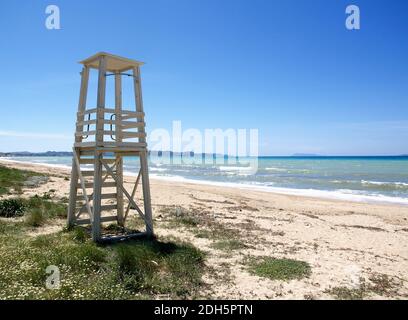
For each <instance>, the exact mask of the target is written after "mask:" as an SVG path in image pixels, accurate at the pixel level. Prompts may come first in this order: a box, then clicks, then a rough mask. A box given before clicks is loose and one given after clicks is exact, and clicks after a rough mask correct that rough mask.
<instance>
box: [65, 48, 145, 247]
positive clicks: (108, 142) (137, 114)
mask: <svg viewBox="0 0 408 320" xmlns="http://www.w3.org/2000/svg"><path fill="white" fill-rule="evenodd" d="M80 63H81V64H83V69H82V72H81V89H80V96H79V105H78V113H77V122H76V132H75V143H74V147H73V161H72V171H71V187H70V195H69V208H68V226H73V225H87V224H90V225H91V227H92V239H93V240H94V241H101V240H103V235H102V230H101V224H102V223H103V222H112V221H117V223H118V225H119V226H122V227H124V225H125V221H126V218H127V216H128V214H129V211H130V210H136V211H137V213H138V214H139V215H140V217H141V218H142V219H143V220H144V222H145V224H146V232H145V234H147V235H148V236H151V235H153V221H152V209H151V201H150V186H149V176H148V168H147V156H148V154H147V145H146V133H145V122H144V112H143V101H142V89H141V77H140V66H141V65H143V62H139V61H135V60H130V59H127V58H123V57H119V56H115V55H112V54H108V53H104V52H100V53H97V54H95V55H93V56H92V57H90V58H88V59H85V60H83V61H81V62H80ZM90 69H97V70H98V89H97V90H98V91H97V103H96V104H97V105H96V107H91V108H87V107H86V101H87V92H88V80H89V74H90ZM109 76H113V77H114V80H115V106H114V107H113V106H112V107H109V106H108V107H107V106H106V105H105V96H106V81H107V78H108V77H109ZM122 76H129V77H133V85H134V95H135V107H134V109H133V108H126V109H125V108H122ZM129 109H131V110H129ZM126 156H132V157H134V156H137V157H138V158H139V159H140V170H139V172H138V175H137V178H136V181H135V184H134V186H133V190H132V191H131V192H128V191H127V190H126V189H125V187H124V185H123V157H126ZM81 165H82V166H83V167H81ZM140 180H141V182H142V188H143V202H144V212H143V211H142V209H140V207H139V206H138V204H137V203H136V201H135V194H136V190H137V187H138V184H139V182H140ZM124 197H126V198H127V200H128V204H127V206H126V209H125V202H124ZM112 212H114V214H113V215H112ZM84 215H85V217H83V216H84ZM86 215H87V217H86Z"/></svg>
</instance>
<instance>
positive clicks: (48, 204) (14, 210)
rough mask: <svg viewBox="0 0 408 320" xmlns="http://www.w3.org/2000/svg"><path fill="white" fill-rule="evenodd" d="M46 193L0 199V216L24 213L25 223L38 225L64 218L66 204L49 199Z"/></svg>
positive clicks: (7, 216)
mask: <svg viewBox="0 0 408 320" xmlns="http://www.w3.org/2000/svg"><path fill="white" fill-rule="evenodd" d="M49 199H50V197H49V196H48V194H44V195H43V196H38V195H35V196H33V197H30V198H28V199H23V198H11V199H5V200H1V201H0V216H2V217H6V218H10V217H17V216H21V215H24V219H25V222H26V224H27V225H29V226H32V227H39V226H42V225H44V223H45V222H46V221H48V220H50V219H54V218H65V217H66V212H67V205H66V204H65V203H63V202H55V201H52V200H49Z"/></svg>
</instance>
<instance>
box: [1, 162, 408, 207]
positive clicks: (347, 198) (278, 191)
mask: <svg viewBox="0 0 408 320" xmlns="http://www.w3.org/2000/svg"><path fill="white" fill-rule="evenodd" d="M2 163H9V164H10V163H11V164H13V163H14V164H21V165H29V166H39V167H49V168H56V169H63V170H68V171H69V172H70V171H71V167H70V166H67V165H61V164H51V163H42V162H41V163H40V162H30V161H19V160H13V159H9V158H0V164H2ZM124 176H125V177H134V176H137V174H136V173H132V172H129V171H124ZM149 176H150V179H151V180H158V181H165V182H173V183H177V184H193V185H194V184H195V185H204V186H214V187H221V188H232V189H240V190H247V191H254V192H265V193H270V194H275V195H287V196H294V197H304V198H312V199H320V200H328V201H340V202H347V203H349V202H351V203H362V204H374V205H386V206H401V207H406V208H407V207H408V198H399V197H390V196H384V195H376V196H371V195H358V194H348V193H341V192H338V191H331V190H317V189H296V188H283V187H267V186H259V185H251V184H243V183H232V182H216V181H210V180H194V179H188V178H184V177H181V176H159V175H156V174H154V173H150V174H149Z"/></svg>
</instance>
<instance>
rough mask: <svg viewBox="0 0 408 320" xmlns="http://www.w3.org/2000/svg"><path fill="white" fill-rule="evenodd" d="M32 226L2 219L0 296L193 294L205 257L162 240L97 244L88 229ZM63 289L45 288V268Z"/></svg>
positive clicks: (69, 297)
mask: <svg viewBox="0 0 408 320" xmlns="http://www.w3.org/2000/svg"><path fill="white" fill-rule="evenodd" d="M27 230H28V229H27V226H26V224H24V223H20V222H14V221H4V220H3V221H0V299H145V298H154V297H156V296H157V295H162V294H164V295H166V296H169V297H171V298H175V299H184V298H194V297H196V296H197V295H198V294H199V291H200V289H201V288H202V282H201V276H202V273H203V270H204V256H203V253H201V251H199V250H198V249H196V248H195V247H193V246H191V245H188V244H185V243H180V242H174V241H173V242H166V241H159V240H155V239H154V240H147V239H144V240H143V239H142V240H138V241H136V240H134V241H129V242H126V243H119V244H112V245H103V246H102V245H96V244H94V243H93V242H92V241H91V240H90V236H89V233H88V231H87V230H86V229H84V228H79V227H77V228H73V229H72V230H70V231H64V232H62V231H61V232H59V233H56V234H50V235H40V236H37V237H29V236H27V235H26V233H25V232H26V231H27ZM49 265H55V266H57V267H58V268H59V269H60V272H61V287H60V289H57V290H50V289H46V288H45V281H46V277H47V274H46V271H45V270H46V268H47V266H49Z"/></svg>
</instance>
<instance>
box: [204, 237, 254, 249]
mask: <svg viewBox="0 0 408 320" xmlns="http://www.w3.org/2000/svg"><path fill="white" fill-rule="evenodd" d="M212 247H213V248H215V249H218V250H223V251H232V250H239V249H245V248H246V245H245V244H244V243H243V242H242V241H240V240H237V239H230V240H220V241H217V242H215V243H213V244H212Z"/></svg>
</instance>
